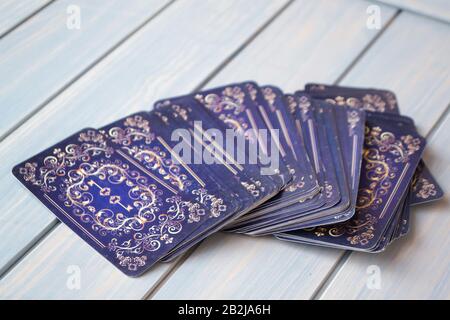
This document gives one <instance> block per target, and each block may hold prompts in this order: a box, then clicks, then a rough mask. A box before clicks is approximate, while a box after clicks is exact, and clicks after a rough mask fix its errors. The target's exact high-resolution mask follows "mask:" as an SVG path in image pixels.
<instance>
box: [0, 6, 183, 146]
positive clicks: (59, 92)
mask: <svg viewBox="0 0 450 320" xmlns="http://www.w3.org/2000/svg"><path fill="white" fill-rule="evenodd" d="M175 1H176V0H170V1H169V2H168V3H166V4H165V5H163V6H162V7H161V8H160V9H159V10H158V11H156V12H155V13H154V14H153V15H151V16H150V17H148V18H147V19H146V20H144V21H143V22H142V23H141V24H140V25H138V26H137V27H136V28H134V29H133V30H131V31H130V32H129V33H127V34H126V35H125V36H124V37H123V38H122V39H120V40H119V41H118V42H117V43H115V44H114V45H113V46H112V47H111V48H109V49H108V50H107V51H105V52H104V53H103V54H101V55H100V56H99V57H98V58H97V59H95V60H94V61H92V62H91V63H90V64H89V65H88V66H86V68H84V69H83V70H81V71H80V72H79V73H78V74H77V75H75V76H74V77H73V78H72V79H69V80H68V81H67V83H65V84H63V85H62V87H60V88H59V89H57V90H56V92H54V93H53V94H50V96H49V97H48V98H47V99H46V100H45V101H44V102H43V103H41V104H40V105H38V106H37V107H36V108H34V109H33V110H31V111H30V112H29V113H28V114H27V115H25V116H24V117H23V118H22V119H21V120H19V121H18V122H17V123H16V124H15V125H14V126H12V127H11V128H10V129H9V130H8V131H6V132H5V133H4V134H3V135H1V136H0V143H1V142H2V141H3V140H4V139H5V138H6V137H8V136H9V135H10V134H11V133H13V132H14V131H15V130H17V129H18V128H19V127H20V126H21V125H23V124H24V123H25V122H27V121H28V120H29V119H30V118H32V117H33V116H34V114H36V113H38V112H39V111H40V110H41V109H43V108H45V106H46V105H48V104H49V103H50V102H52V101H53V100H54V99H55V98H56V97H58V96H59V95H60V94H62V93H63V92H64V91H65V90H67V88H69V87H70V86H71V85H72V84H74V83H75V82H77V81H78V80H79V79H80V78H82V77H83V76H84V75H85V74H86V73H87V72H89V71H90V70H91V69H92V68H94V67H95V66H96V65H97V64H98V63H99V62H100V61H102V60H103V59H105V58H106V57H108V56H109V55H110V54H112V53H113V52H114V51H115V50H116V49H117V48H119V47H120V46H121V45H122V44H124V43H125V42H126V41H127V40H128V39H129V38H130V37H132V36H133V35H134V34H136V33H137V32H139V30H141V29H142V28H144V27H145V26H146V25H147V24H148V23H149V22H151V21H152V20H154V19H155V18H156V17H157V16H159V15H160V14H161V13H162V12H163V11H164V10H165V9H167V8H168V7H169V6H170V5H172V4H173V3H174V2H175ZM0 40H1V39H0Z"/></svg>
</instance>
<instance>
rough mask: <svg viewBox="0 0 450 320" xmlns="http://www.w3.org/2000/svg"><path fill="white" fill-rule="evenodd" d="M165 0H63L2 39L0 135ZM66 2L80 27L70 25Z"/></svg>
mask: <svg viewBox="0 0 450 320" xmlns="http://www.w3.org/2000/svg"><path fill="white" fill-rule="evenodd" d="M168 2H169V1H168V0H151V1H148V0H131V1H121V0H113V1H106V2H102V1H89V0H61V1H57V2H55V3H52V4H51V5H50V6H49V7H48V8H46V9H45V10H43V11H42V12H40V13H39V14H37V15H35V16H34V17H32V18H31V19H30V20H28V21H27V22H25V23H24V24H22V25H21V26H20V27H19V28H18V29H17V30H14V32H13V33H11V34H10V35H8V36H7V37H5V38H4V39H2V40H1V41H0V109H1V110H2V116H1V117H0V138H1V137H2V136H3V135H5V134H6V133H7V132H8V131H10V130H11V129H12V128H14V127H15V126H16V125H17V123H18V122H19V121H21V120H22V119H24V118H25V117H26V116H28V115H29V114H30V113H32V112H33V111H34V110H35V109H36V108H38V107H39V106H41V105H42V104H44V103H45V102H46V101H47V100H48V99H49V98H50V97H52V96H53V95H54V94H56V93H57V92H58V91H59V90H61V88H63V87H64V86H65V85H67V84H68V83H70V81H72V80H73V79H75V78H76V77H77V76H78V75H80V74H81V73H82V72H83V71H84V70H86V69H87V68H88V67H89V66H90V65H91V64H92V63H94V62H95V61H96V60H97V59H99V58H101V57H102V55H104V54H105V53H107V52H108V51H109V50H110V49H111V48H113V47H114V46H115V45H116V44H117V43H119V42H120V41H121V40H122V39H124V38H126V36H127V35H128V34H129V33H131V32H132V31H133V30H134V29H136V28H137V27H138V26H139V25H141V24H142V23H143V22H144V21H146V19H148V18H150V17H151V16H152V15H153V14H155V13H156V12H157V11H158V10H159V9H160V8H161V7H162V6H163V5H165V4H167V3H168ZM69 6H78V7H79V10H80V29H69V28H68V27H67V19H68V17H69V14H68V13H67V8H69Z"/></svg>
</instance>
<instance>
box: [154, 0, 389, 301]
mask: <svg viewBox="0 0 450 320" xmlns="http://www.w3.org/2000/svg"><path fill="white" fill-rule="evenodd" d="M344 7H345V8H346V10H345V11H344V12H343V11H342V10H341V9H342V8H344ZM366 8H367V3H364V2H358V1H333V2H330V1H314V2H310V1H297V2H295V3H294V4H293V5H292V6H291V7H289V9H288V10H287V11H286V12H284V13H283V14H282V15H280V17H278V18H277V20H275V21H274V23H273V24H272V25H271V26H270V28H268V29H267V30H266V31H265V32H263V33H262V34H261V35H260V36H258V37H257V38H256V39H255V40H254V41H253V42H252V43H251V44H250V45H249V46H248V47H247V48H246V49H245V50H244V51H243V52H241V53H240V54H239V55H238V56H237V57H236V58H235V59H233V60H232V61H231V62H230V63H229V64H228V65H227V66H226V67H225V68H224V69H223V70H222V71H221V72H220V73H219V74H218V75H217V76H216V77H214V78H213V79H212V81H211V82H210V83H208V86H216V85H220V84H223V83H229V82H233V81H240V80H247V79H254V80H256V81H258V82H259V83H261V84H263V83H273V84H276V85H279V86H281V87H282V88H283V89H285V90H290V91H294V90H298V89H300V88H301V87H302V86H303V84H305V83H306V82H308V81H325V82H333V81H335V80H336V79H337V78H338V77H339V75H340V74H341V73H342V72H343V71H344V70H345V69H346V67H347V66H348V64H350V63H351V62H352V61H353V60H354V59H355V57H356V56H357V55H358V54H359V53H360V52H361V51H362V49H363V48H364V47H365V46H366V45H367V44H368V43H369V42H370V40H371V39H373V37H374V36H375V35H376V32H374V31H373V30H368V29H366V27H365V19H362V17H365V9H366ZM383 12H384V14H386V15H387V16H385V17H384V19H383V20H384V21H387V20H388V19H389V17H390V16H392V15H393V14H394V12H395V10H390V9H388V8H386V9H385V10H383ZM330 52H332V55H330ZM342 253H343V251H340V250H332V249H326V248H318V247H313V246H307V245H295V244H290V243H287V242H281V241H278V240H276V239H274V238H250V237H245V236H237V235H232V234H218V235H216V236H214V237H212V238H209V239H207V240H205V241H204V243H202V244H201V245H200V246H199V247H198V248H197V249H196V250H195V251H194V253H193V254H192V255H191V256H190V257H189V258H188V259H187V260H186V261H184V263H183V264H182V265H181V266H180V267H179V268H178V269H177V270H176V271H175V272H174V274H173V275H172V276H171V277H170V278H169V279H168V280H167V281H166V283H165V284H164V286H162V288H161V289H160V290H159V291H158V292H157V293H156V294H155V296H154V298H155V299H169V298H170V299H280V298H283V299H308V298H310V297H311V296H312V295H313V294H314V292H315V290H316V289H317V287H318V286H319V285H320V284H321V281H322V279H323V278H324V277H325V276H326V275H327V274H328V272H330V271H331V270H332V269H333V267H334V265H335V263H336V262H337V261H338V259H339V257H340V256H341V255H342ZM180 283H182V284H183V285H180Z"/></svg>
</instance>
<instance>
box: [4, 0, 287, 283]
mask: <svg viewBox="0 0 450 320" xmlns="http://www.w3.org/2000/svg"><path fill="white" fill-rule="evenodd" d="M174 1H175V0H173V1H172V2H171V3H173V2H174ZM292 2H293V0H292ZM166 7H167V5H166ZM160 11H162V10H160ZM279 13H281V11H280V10H278V11H277V12H276V13H275V14H274V15H273V16H272V17H270V19H269V21H270V20H272V19H274V17H276V16H277V14H279ZM154 16H155V15H154ZM154 16H153V17H154ZM264 21H265V23H264V24H263V27H266V26H267V21H268V20H267V19H265V20H264ZM147 22H148V21H147ZM260 29H261V27H258V30H260ZM137 31H138V30H136V32H137ZM261 31H262V30H261ZM256 33H258V32H256ZM255 36H256V35H255V33H252V35H251V37H255ZM127 38H128V37H127ZM244 42H247V41H244ZM239 48H240V47H239ZM238 50H239V49H237V50H235V51H238ZM232 55H236V53H235V52H233V53H232V54H230V55H229V56H228V57H227V59H229V57H230V56H232ZM105 57H106V56H104V57H103V58H105ZM227 59H225V60H227ZM98 62H100V61H98ZM87 71H89V70H86V72H87ZM80 77H81V76H80ZM80 77H79V78H80ZM75 82H76V80H75V81H72V83H71V84H70V85H68V86H66V87H65V88H64V90H61V92H60V93H59V94H62V93H63V92H65V90H67V89H68V88H69V87H70V86H71V85H72V84H74V83H75ZM199 82H200V81H199ZM55 98H57V95H56V96H55ZM47 103H48V102H47ZM45 107H46V105H44V106H43V107H42V109H45ZM30 118H32V117H30ZM54 223H56V224H55V226H54V227H52V228H51V230H50V228H49V230H48V231H49V232H48V233H47V234H46V235H45V236H44V235H42V236H41V237H40V241H38V242H37V243H35V242H34V241H33V245H32V247H29V248H28V250H23V251H22V252H25V251H26V253H29V252H32V251H33V248H34V247H36V246H37V245H39V244H40V243H42V242H43V241H42V240H44V239H45V238H46V237H47V236H49V235H50V234H51V233H50V231H52V230H53V229H56V226H58V225H59V222H56V219H55V222H54ZM23 258H24V257H22V259H23ZM22 259H20V261H22ZM20 261H17V263H16V264H18V263H20ZM16 264H14V265H16ZM12 269H13V268H10V269H9V270H8V272H7V273H5V274H3V276H5V275H7V274H8V273H9V271H11V270H12ZM154 287H155V286H152V288H150V289H153V288H154Z"/></svg>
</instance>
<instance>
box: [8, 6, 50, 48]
mask: <svg viewBox="0 0 450 320" xmlns="http://www.w3.org/2000/svg"><path fill="white" fill-rule="evenodd" d="M55 1H56V0H51V1H50V2H48V3H46V4H44V5H43V6H42V7H40V8H38V9H36V10H34V11H33V12H31V13H30V14H29V15H28V16H26V17H25V18H23V19H22V20H20V21H19V22H17V23H16V24H15V25H13V26H12V27H10V28H9V29H8V30H6V31H5V32H3V33H2V34H0V40H2V39H3V38H4V37H6V36H7V35H8V34H10V33H11V32H13V31H14V30H16V29H17V28H18V27H20V26H21V25H22V24H24V23H25V22H27V21H28V20H30V19H31V18H33V17H34V16H35V15H37V14H38V13H40V12H41V11H43V10H45V9H46V8H47V7H48V6H49V5H51V4H53V3H54V2H55Z"/></svg>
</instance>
